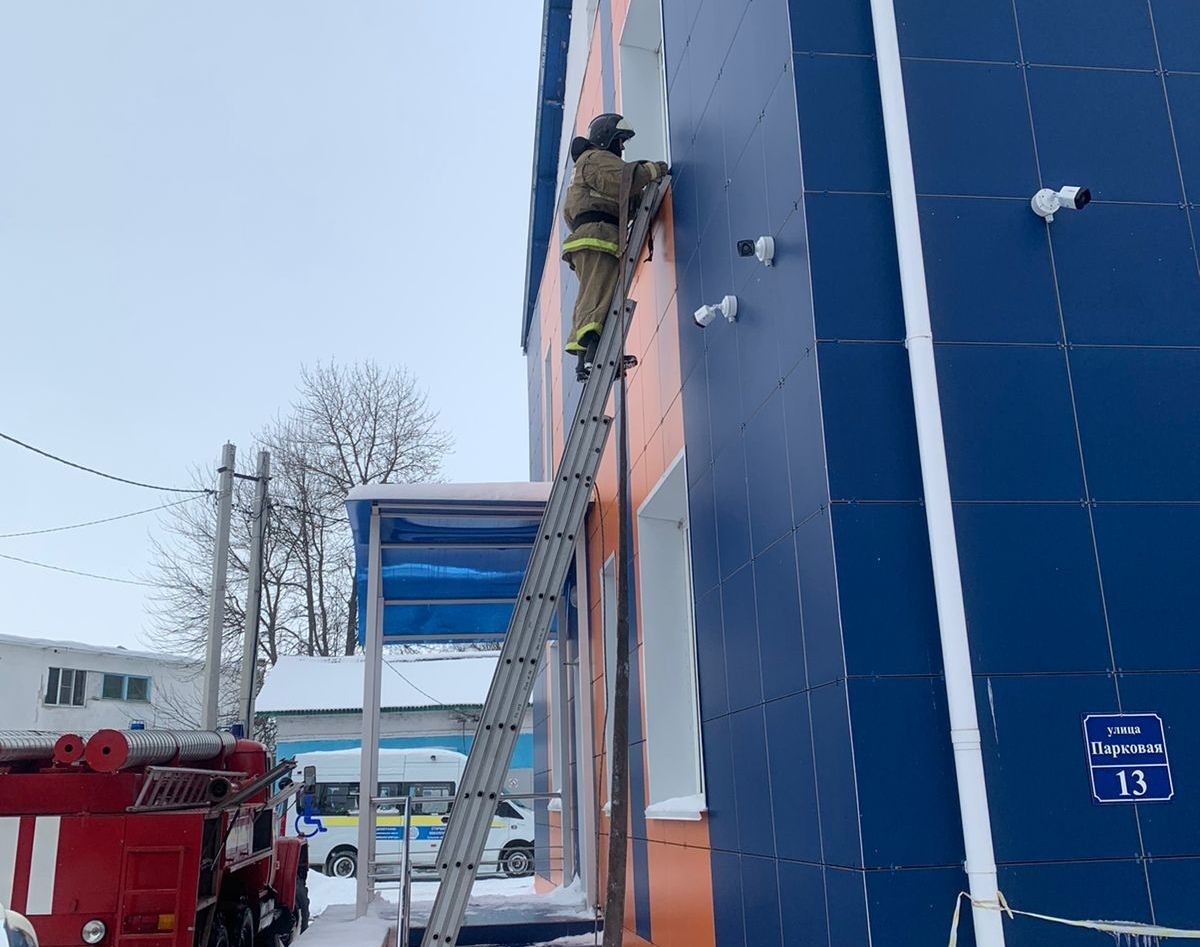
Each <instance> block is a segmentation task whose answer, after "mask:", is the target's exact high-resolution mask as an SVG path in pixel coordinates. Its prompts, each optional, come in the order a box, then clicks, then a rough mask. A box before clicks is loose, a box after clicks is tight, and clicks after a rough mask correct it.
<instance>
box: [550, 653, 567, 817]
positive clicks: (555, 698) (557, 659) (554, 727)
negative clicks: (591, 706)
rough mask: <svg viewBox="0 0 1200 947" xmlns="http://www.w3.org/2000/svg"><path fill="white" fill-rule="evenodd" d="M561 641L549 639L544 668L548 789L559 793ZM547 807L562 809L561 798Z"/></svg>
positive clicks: (562, 703) (561, 758)
mask: <svg viewBox="0 0 1200 947" xmlns="http://www.w3.org/2000/svg"><path fill="white" fill-rule="evenodd" d="M560 648H561V643H560V642H558V641H551V642H550V643H549V644H548V645H547V646H546V649H547V650H546V670H547V671H548V673H549V674H550V701H549V708H550V726H549V728H548V729H549V743H550V747H549V749H550V791H551V792H557V793H561V792H562V788H563V770H564V767H565V761H566V748H565V746H564V745H563V725H562V721H563V714H565V713H566V712H567V711H566V703H565V700H564V696H565V695H564V694H563V690H562V664H561V661H562V656H561V652H560V650H559V649H560ZM549 809H550V811H551V812H561V811H562V799H561V798H558V799H551V800H550V805H549Z"/></svg>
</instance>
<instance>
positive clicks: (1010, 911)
mask: <svg viewBox="0 0 1200 947" xmlns="http://www.w3.org/2000/svg"><path fill="white" fill-rule="evenodd" d="M996 895H997V900H996V901H973V900H971V896H970V895H969V894H968V893H967V892H966V891H961V892H959V895H958V897H957V898H956V899H955V901H954V919H953V921H952V922H951V924H950V943H949V947H956V945H957V944H958V921H959V918H960V916H961V914H962V903H963V900H964V899H966V900H967V901H970V902H971V907H975V908H985V909H987V910H989V911H1003V912H1004V913H1005V914H1007V915H1008V917H1009V919H1010V920H1012V919H1013V917H1014V916H1016V915H1020V916H1021V917H1032V918H1036V919H1037V920H1039V921H1050V922H1051V923H1053V924H1065V925H1066V926H1067V927H1083V928H1087V929H1088V930H1093V931H1102V932H1103V933H1106V934H1117V935H1121V934H1125V935H1129V936H1131V937H1157V938H1172V937H1174V938H1178V939H1181V940H1200V931H1193V930H1183V929H1182V928H1178V927H1159V926H1158V925H1157V924H1138V923H1136V922H1133V921H1076V920H1072V919H1070V918H1065V917H1055V916H1054V915H1052V914H1038V913H1036V912H1035V911H1018V910H1016V909H1015V908H1012V907H1009V905H1008V902H1007V901H1006V900H1005V899H1004V895H1003V894H1001V893H1000V892H996Z"/></svg>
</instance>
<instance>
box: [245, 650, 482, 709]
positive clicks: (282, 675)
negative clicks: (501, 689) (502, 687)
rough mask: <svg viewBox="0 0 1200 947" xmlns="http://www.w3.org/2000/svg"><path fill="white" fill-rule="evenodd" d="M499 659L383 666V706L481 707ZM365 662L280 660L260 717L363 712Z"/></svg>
mask: <svg viewBox="0 0 1200 947" xmlns="http://www.w3.org/2000/svg"><path fill="white" fill-rule="evenodd" d="M496 657H497V653H495V652H493V653H488V654H479V653H472V652H467V653H464V654H453V655H436V656H430V655H403V656H399V655H397V656H395V657H387V658H386V659H385V660H384V664H385V665H386V667H385V668H384V673H383V679H382V681H381V691H382V699H381V701H380V706H382V707H384V708H389V707H453V706H476V705H482V704H483V701H484V698H486V697H487V692H488V687H489V686H491V683H492V676H493V674H494V673H495V671H496ZM362 692H363V658H362V655H361V654H356V655H353V656H351V657H336V658H322V657H306V656H298V655H293V656H285V657H281V658H280V659H279V660H278V661H277V662H276V663H275V666H274V667H273V668H271V669H270V670H269V671H267V677H266V680H265V681H264V682H263V686H262V690H261V691H260V692H259V695H258V699H257V700H256V701H255V707H256V709H257V712H258V713H263V714H269V713H297V712H304V711H323V710H326V711H327V710H361V709H362Z"/></svg>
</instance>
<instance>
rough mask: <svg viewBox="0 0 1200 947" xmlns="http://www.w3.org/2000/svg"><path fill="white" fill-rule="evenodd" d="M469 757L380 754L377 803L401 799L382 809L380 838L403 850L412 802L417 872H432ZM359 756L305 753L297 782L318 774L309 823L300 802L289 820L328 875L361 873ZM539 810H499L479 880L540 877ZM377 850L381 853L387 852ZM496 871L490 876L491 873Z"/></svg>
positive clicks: (431, 752) (509, 805) (428, 751)
mask: <svg viewBox="0 0 1200 947" xmlns="http://www.w3.org/2000/svg"><path fill="white" fill-rule="evenodd" d="M466 763H467V758H466V756H464V755H463V754H462V753H456V752H455V751H454V750H443V749H436V748H417V749H404V750H388V749H382V750H380V751H379V786H378V790H377V792H376V797H377V798H388V797H393V796H394V797H395V798H396V799H397V804H396V806H394V807H389V806H387V805H381V806H380V807H379V812H378V816H377V819H378V821H377V825H376V829H375V838H376V839H377V840H378V842H381V843H392V846H393V847H394V848H395V851H396V852H398V851H399V848H400V842H401V840H402V839H403V834H404V804H403V802H401V801H400V800H402V799H403V798H405V797H406V796H411V797H412V806H413V809H412V815H411V817H410V824H409V854H410V857H411V859H412V866H413V871H414V872H418V871H421V870H422V869H424V870H433V869H434V867H435V865H436V860H437V852H438V848H439V846H440V845H441V841H442V837H443V836H444V835H445V834H446V823H447V822H449V821H450V807H451V805H452V803H453V800H454V796H455V794H456V793H457V791H458V781H459V779H461V778H462V772H463V767H464V766H466ZM359 765H360V751H359V750H357V749H353V750H328V751H323V752H315V753H298V754H297V755H296V771H295V773H294V774H293V778H294V779H296V780H297V781H300V780H301V779H302V778H303V772H304V767H306V766H314V767H316V771H317V784H316V794H315V797H314V800H313V805H312V812H311V814H310V817H309V818H305V816H304V814H303V813H301V812H299V811H297V810H296V809H295V806H296V805H298V804H299V797H296V798H295V799H294V800H293V801H292V803H290V806H291V807H292V809H291V811H290V819H291V821H293V822H294V823H296V825H295V828H296V830H297V833H298V834H300V835H305V836H307V837H308V853H309V859H310V861H311V864H312V865H313V866H314V867H316V868H318V869H320V870H321V871H322V872H323V873H324V874H326V875H331V876H334V877H338V878H352V877H354V876H355V874H356V873H357V871H358V814H359V773H360V770H359ZM533 824H534V817H533V812H532V811H531V810H529V809H527V808H525V807H524V806H521V805H519V804H517V803H516V802H514V801H512V800H507V799H504V800H501V801H500V803H499V805H498V806H497V807H496V817H495V818H494V819H493V820H492V828H491V832H490V833H489V834H488V841H487V848H486V849H485V851H484V857H483V862H482V863H481V868H482V869H483V870H481V871H480V874H481V875H482V874H489V873H495V874H505V875H508V876H509V877H521V876H524V875H530V874H532V873H533ZM388 850H389V847H388V846H387V845H383V844H381V845H378V851H377V854H385V853H388ZM489 869H490V870H489Z"/></svg>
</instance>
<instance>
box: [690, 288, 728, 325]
mask: <svg viewBox="0 0 1200 947" xmlns="http://www.w3.org/2000/svg"><path fill="white" fill-rule="evenodd" d="M718 315H721V316H724V317H725V318H726V319H727V320H728V321H729V322H734V321H736V320H737V297H736V296H725V297H723V298H722V299H721V301H720V302H719V303H717V304H716V305H715V306H701V307H700V308H699V309H697V310H696V311H695V312H693V313H692V319H693V320H695V323H696V325H698V326H699V327H700V328H701V329H704V328H706V327H707V326H708V325H709V324H710V323H711V322H712V321H713V320H714V319H715V318H717V316H718Z"/></svg>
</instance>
